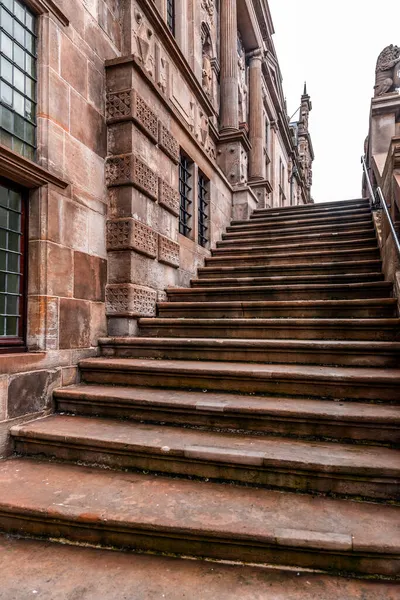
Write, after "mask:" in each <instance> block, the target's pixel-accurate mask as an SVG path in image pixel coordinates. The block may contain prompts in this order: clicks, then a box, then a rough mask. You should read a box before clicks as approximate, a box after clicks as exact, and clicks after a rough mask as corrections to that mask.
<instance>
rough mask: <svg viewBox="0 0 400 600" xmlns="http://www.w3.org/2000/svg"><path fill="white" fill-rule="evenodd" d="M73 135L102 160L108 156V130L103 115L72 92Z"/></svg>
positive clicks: (71, 127) (71, 118)
mask: <svg viewBox="0 0 400 600" xmlns="http://www.w3.org/2000/svg"><path fill="white" fill-rule="evenodd" d="M70 123H71V125H70V130H71V135H73V136H74V137H76V138H77V139H78V140H79V141H80V142H82V143H83V144H85V146H87V147H88V148H90V149H91V150H93V152H95V153H96V154H98V155H99V156H101V157H102V158H105V157H106V154H107V130H106V123H105V119H104V117H103V115H101V114H100V113H99V112H98V111H97V110H96V109H95V108H93V106H91V105H90V104H89V103H88V102H86V101H85V99H84V98H83V97H82V96H81V95H80V94H78V93H77V92H75V91H74V90H71V113H70Z"/></svg>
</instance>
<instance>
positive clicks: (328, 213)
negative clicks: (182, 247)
mask: <svg viewBox="0 0 400 600" xmlns="http://www.w3.org/2000/svg"><path fill="white" fill-rule="evenodd" d="M360 215H361V216H365V215H371V209H370V207H368V206H367V207H365V206H359V207H357V206H355V207H349V208H346V209H341V208H331V209H330V210H326V209H323V210H317V209H314V210H309V211H305V210H304V211H300V212H299V211H297V212H292V213H289V214H279V213H275V214H271V215H269V214H268V213H261V214H260V213H257V212H253V213H252V214H251V215H250V218H249V219H242V220H236V221H232V222H231V224H232V225H243V224H244V223H248V221H249V220H250V221H251V222H257V223H258V222H260V223H279V222H281V221H285V220H287V221H292V220H297V219H311V218H312V219H315V221H319V220H321V219H322V220H323V219H326V218H333V217H347V218H348V220H349V221H351V220H352V219H354V218H355V217H357V216H360Z"/></svg>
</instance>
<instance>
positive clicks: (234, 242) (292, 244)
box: [212, 228, 378, 252]
mask: <svg viewBox="0 0 400 600" xmlns="http://www.w3.org/2000/svg"><path fill="white" fill-rule="evenodd" d="M332 244H335V246H336V247H337V246H338V244H342V245H343V244H344V247H345V248H348V249H351V250H355V249H356V248H358V247H361V246H363V247H365V246H368V247H374V248H377V247H378V242H377V238H376V233H375V230H374V229H372V228H369V229H349V230H348V231H345V232H340V233H332V232H331V231H326V232H324V233H304V232H303V233H301V234H294V235H293V234H291V235H288V236H284V239H282V236H272V235H271V236H269V235H268V236H265V235H258V236H257V237H254V236H252V235H251V234H249V235H248V236H247V235H242V236H241V238H240V239H239V238H238V237H237V236H236V237H233V238H232V239H230V238H227V235H226V234H225V233H223V234H222V239H221V241H218V242H217V243H216V248H215V250H212V252H214V251H219V250H220V249H222V248H233V249H235V250H236V249H239V250H242V249H244V248H249V249H251V248H253V247H254V246H268V247H270V248H271V247H273V248H276V252H280V251H281V250H282V248H283V249H284V248H286V247H289V248H292V249H296V248H297V249H298V250H303V251H304V252H306V251H308V250H310V251H311V250H318V249H321V250H324V249H330V248H332V249H333V248H334V246H332ZM325 247H326V248H325Z"/></svg>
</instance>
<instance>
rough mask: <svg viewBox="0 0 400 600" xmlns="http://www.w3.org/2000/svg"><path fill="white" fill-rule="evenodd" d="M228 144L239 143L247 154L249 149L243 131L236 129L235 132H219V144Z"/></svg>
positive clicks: (246, 136) (248, 143) (245, 134)
mask: <svg viewBox="0 0 400 600" xmlns="http://www.w3.org/2000/svg"><path fill="white" fill-rule="evenodd" d="M229 142H240V143H241V144H242V146H243V147H244V149H245V150H246V151H247V152H248V151H249V150H250V148H251V144H250V140H249V138H248V135H247V133H246V131H245V130H244V129H238V130H237V131H229V132H228V131H227V132H221V133H220V134H219V140H218V143H219V144H226V143H229Z"/></svg>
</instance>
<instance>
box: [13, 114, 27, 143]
mask: <svg viewBox="0 0 400 600" xmlns="http://www.w3.org/2000/svg"><path fill="white" fill-rule="evenodd" d="M14 133H15V135H17V136H18V137H20V138H23V137H24V134H25V121H24V119H23V118H22V117H20V116H19V115H14Z"/></svg>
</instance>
